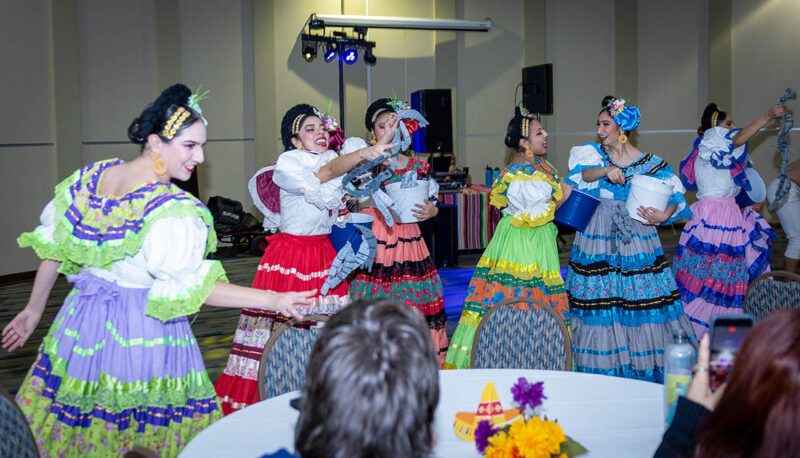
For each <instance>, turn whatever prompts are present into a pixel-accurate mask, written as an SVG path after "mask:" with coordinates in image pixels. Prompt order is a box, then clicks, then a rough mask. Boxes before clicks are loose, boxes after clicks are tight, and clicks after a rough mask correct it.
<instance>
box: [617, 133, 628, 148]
mask: <svg viewBox="0 0 800 458" xmlns="http://www.w3.org/2000/svg"><path fill="white" fill-rule="evenodd" d="M617 141H618V142H620V143H622V144H623V145H624V144H625V143H628V136H627V135H625V134H619V137H617Z"/></svg>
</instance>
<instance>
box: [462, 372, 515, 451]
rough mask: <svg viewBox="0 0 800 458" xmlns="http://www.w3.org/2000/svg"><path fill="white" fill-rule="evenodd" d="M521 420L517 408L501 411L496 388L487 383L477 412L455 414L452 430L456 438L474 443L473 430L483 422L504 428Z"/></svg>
mask: <svg viewBox="0 0 800 458" xmlns="http://www.w3.org/2000/svg"><path fill="white" fill-rule="evenodd" d="M522 419H523V417H522V412H521V411H520V410H519V409H517V408H514V409H508V410H503V406H502V405H501V404H500V397H499V396H498V395H497V388H495V386H494V383H492V382H489V383H487V384H486V386H485V387H483V394H482V395H481V402H480V403H479V404H478V410H477V411H476V412H458V413H456V421H455V423H454V424H453V429H455V431H456V435H457V436H458V437H460V438H462V439H464V440H468V441H470V442H475V428H477V426H478V423H479V422H481V421H483V420H487V421H489V422H490V423H492V426H506V425H510V424H511V423H514V422H516V421H517V420H522Z"/></svg>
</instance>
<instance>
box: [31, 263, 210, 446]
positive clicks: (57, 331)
mask: <svg viewBox="0 0 800 458" xmlns="http://www.w3.org/2000/svg"><path fill="white" fill-rule="evenodd" d="M67 279H68V280H69V281H70V282H72V283H74V284H75V287H74V289H73V290H72V291H71V292H70V294H69V295H68V296H67V298H66V300H65V301H64V305H63V306H62V307H61V310H59V312H58V315H57V316H56V319H55V321H54V322H53V325H52V326H51V327H50V330H49V332H48V333H47V336H46V337H45V338H44V342H43V343H42V346H41V348H40V349H39V355H38V356H37V358H36V361H35V362H34V364H33V366H32V367H31V370H30V372H29V373H28V376H27V377H26V378H25V380H24V381H23V383H22V386H21V387H20V390H19V393H18V394H17V402H18V403H19V405H20V408H21V409H22V411H23V412H24V413H25V416H26V417H27V419H28V421H29V423H30V425H31V429H32V430H33V433H34V436H35V437H36V442H37V445H38V446H39V450H40V452H41V453H42V455H43V456H64V455H68V456H79V455H89V456H121V455H122V454H124V453H125V452H127V451H128V450H130V449H131V448H132V447H133V446H135V445H140V446H143V447H147V448H149V449H151V450H155V451H156V452H158V453H159V454H160V455H161V456H164V457H169V456H177V454H178V453H179V452H180V451H181V449H183V447H184V446H185V445H186V444H187V443H188V441H189V440H190V439H191V438H192V437H193V436H194V435H196V434H197V433H198V432H200V431H202V430H203V429H204V428H206V427H207V426H209V425H210V424H211V423H213V422H214V421H215V420H217V419H218V418H219V417H220V416H221V412H220V410H219V405H218V403H217V397H216V395H215V393H214V387H213V385H212V384H211V380H209V378H208V375H207V374H206V371H205V366H204V365H203V357H202V355H201V354H200V349H199V348H198V346H197V342H196V341H195V338H194V335H193V334H192V330H191V327H190V326H189V322H188V320H187V319H186V317H181V318H177V319H174V320H170V321H167V322H162V321H161V320H158V319H156V318H152V317H150V316H147V315H145V309H146V307H147V293H148V289H147V288H125V287H121V286H119V285H118V284H117V283H114V282H109V281H106V280H103V279H100V278H98V277H96V276H94V275H92V274H89V273H87V272H81V273H79V274H77V275H70V276H69V277H67Z"/></svg>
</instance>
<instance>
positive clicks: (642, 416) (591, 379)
mask: <svg viewBox="0 0 800 458" xmlns="http://www.w3.org/2000/svg"><path fill="white" fill-rule="evenodd" d="M519 377H525V378H527V379H528V381H529V382H531V383H535V382H538V381H543V382H544V394H545V396H547V399H545V400H544V403H543V407H544V409H545V412H544V413H545V414H546V415H547V417H548V419H551V420H558V422H559V424H561V427H562V428H563V429H564V432H565V433H566V434H567V435H568V436H570V437H572V438H573V439H575V440H577V441H578V442H580V443H581V444H582V445H583V446H584V447H586V448H587V449H588V450H589V455H588V456H592V457H611V456H613V457H650V456H652V455H653V452H655V449H656V448H657V447H658V444H659V443H660V441H661V436H662V435H663V432H664V405H663V404H664V401H663V396H664V393H663V390H664V387H663V385H658V384H655V383H649V382H641V381H638V380H629V379H624V378H619V377H609V376H604V375H594V374H582V373H576V372H559V371H539V370H517V369H468V370H444V371H440V372H439V390H440V393H439V406H438V408H437V409H436V417H435V419H434V427H435V429H436V434H437V436H438V440H437V443H436V448H435V449H434V456H437V457H470V456H473V457H478V456H480V454H479V453H478V452H477V450H476V449H475V444H474V443H472V442H467V441H465V440H462V439H460V438H459V437H458V436H456V434H455V431H454V430H453V422H454V420H455V415H456V412H463V411H466V412H469V411H471V412H475V410H476V409H477V407H478V402H479V401H480V398H481V394H482V393H483V388H484V386H485V384H486V382H494V384H495V386H496V387H497V393H498V395H499V396H500V401H501V403H502V406H503V408H504V409H507V408H511V407H515V405H514V404H513V400H512V397H511V386H512V385H513V384H514V383H516V381H517V379H518V378H519ZM297 396H298V393H297V392H291V393H287V394H284V395H282V396H277V397H274V398H270V399H267V400H265V401H261V402H259V403H257V404H254V405H251V406H249V407H247V408H245V409H242V410H240V411H238V412H235V413H233V414H231V415H229V416H226V417H224V418H222V419H221V420H219V421H218V422H216V423H214V424H213V425H211V426H209V427H208V428H206V429H205V430H204V431H202V432H201V433H200V434H198V435H197V436H196V437H195V438H194V439H192V441H191V442H189V444H188V445H187V446H186V448H185V449H184V450H183V452H182V453H181V456H182V457H208V456H226V457H260V456H261V455H263V454H265V453H272V452H275V451H277V450H278V449H280V448H286V449H288V450H294V446H293V444H294V427H295V422H296V421H297V414H298V413H297V411H296V410H295V409H293V408H292V407H291V406H290V405H289V401H290V400H292V399H294V398H296V397H297Z"/></svg>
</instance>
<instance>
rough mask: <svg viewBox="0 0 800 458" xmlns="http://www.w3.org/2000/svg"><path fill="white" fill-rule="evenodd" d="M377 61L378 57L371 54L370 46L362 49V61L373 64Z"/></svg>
mask: <svg viewBox="0 0 800 458" xmlns="http://www.w3.org/2000/svg"><path fill="white" fill-rule="evenodd" d="M377 61H378V59H376V58H375V55H374V54H372V47H367V49H365V50H364V63H365V64H367V65H375V62H377Z"/></svg>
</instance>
